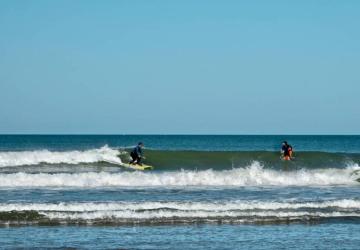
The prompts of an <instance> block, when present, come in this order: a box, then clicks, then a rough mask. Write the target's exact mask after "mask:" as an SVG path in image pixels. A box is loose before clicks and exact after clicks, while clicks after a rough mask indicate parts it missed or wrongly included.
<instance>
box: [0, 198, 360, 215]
mask: <svg viewBox="0 0 360 250" xmlns="http://www.w3.org/2000/svg"><path fill="white" fill-rule="evenodd" d="M296 209H336V210H338V209H341V210H344V209H345V210H349V211H351V210H356V211H359V210H360V200H355V199H340V200H325V201H285V202H279V201H254V200H235V201H214V202H191V201H145V202H60V203H0V212H7V211H31V210H34V211H56V212H96V211H133V212H138V213H142V211H146V210H178V211H189V212H191V211H213V212H226V211H246V210H266V211H271V210H273V211H276V210H296Z"/></svg>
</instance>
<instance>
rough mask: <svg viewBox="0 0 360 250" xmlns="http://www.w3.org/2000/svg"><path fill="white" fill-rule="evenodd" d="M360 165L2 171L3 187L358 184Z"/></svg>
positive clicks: (0, 182) (256, 163)
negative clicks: (327, 167) (286, 167)
mask: <svg viewBox="0 0 360 250" xmlns="http://www.w3.org/2000/svg"><path fill="white" fill-rule="evenodd" d="M359 170H360V167H359V166H358V165H357V164H355V165H352V166H349V167H347V168H343V169H338V168H329V169H300V170H293V171H282V170H274V169H266V168H264V167H263V166H262V165H261V164H260V163H259V162H253V163H252V164H251V165H250V166H248V167H246V168H234V169H231V170H221V171H219V170H212V169H208V170H201V171H200V170H199V171H193V170H180V171H164V172H116V173H109V172H86V173H56V174H50V173H36V174H29V173H23V172H19V173H11V174H0V187H79V188H85V187H86V188H89V187H90V188H91V187H93V188H96V187H106V186H108V187H137V186H139V187H143V186H145V187H176V186H220V187H222V186H268V185H269V186H272V185H273V186H309V185H310V186H327V185H357V184H358V182H357V179H358V178H359V176H358V172H359Z"/></svg>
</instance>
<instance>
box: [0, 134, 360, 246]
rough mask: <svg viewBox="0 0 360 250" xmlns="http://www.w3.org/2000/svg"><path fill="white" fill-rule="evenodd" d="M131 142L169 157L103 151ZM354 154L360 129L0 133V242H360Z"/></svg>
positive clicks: (122, 148)
mask: <svg viewBox="0 0 360 250" xmlns="http://www.w3.org/2000/svg"><path fill="white" fill-rule="evenodd" d="M283 140H287V141H289V143H291V144H292V145H293V146H294V148H295V150H296V151H298V152H299V153H298V155H297V162H296V161H295V162H294V163H289V164H287V163H286V164H285V165H283V164H284V163H281V160H280V158H279V157H278V152H279V147H280V144H281V142H282V141H283ZM138 141H143V142H144V143H145V145H146V147H147V148H145V154H146V151H148V153H149V152H150V150H151V154H150V153H149V154H148V155H147V156H148V158H150V159H146V160H147V161H149V162H159V164H160V163H161V164H163V165H164V164H165V165H166V162H169V165H171V166H172V167H168V168H167V167H166V166H163V167H157V166H155V170H154V171H150V172H137V171H132V170H128V169H124V168H122V167H119V166H118V165H114V164H109V163H106V162H104V161H106V160H113V159H118V161H119V162H121V159H119V158H118V156H117V155H118V154H119V153H120V154H121V155H122V156H123V157H122V161H124V156H125V158H126V154H127V152H126V151H125V150H126V149H128V148H131V147H132V146H133V145H135V144H136V143H137V142H138ZM184 150H185V151H184ZM188 150H191V151H194V150H195V151H196V153H192V155H191V157H190V156H188V155H186V151H188ZM173 151H178V152H180V154H178V155H177V156H176V157H178V158H176V159H174V161H175V160H176V162H177V164H175V165H174V164H173V163H172V162H171V160H172V156H171V154H170V152H173ZM212 151H221V152H233V153H231V154H234V155H236V157H238V158H242V157H246V160H245V161H242V160H241V159H237V160H238V161H235V160H233V161H232V165H231V166H229V167H226V163H224V166H219V167H217V164H218V163H217V162H218V160H219V159H222V158H221V157H224V155H225V156H226V157H228V154H219V156H218V155H215V156H214V153H212ZM167 152H169V154H168V153H167ZM249 152H251V153H249ZM266 152H270V153H266ZM305 152H306V153H305ZM339 153H340V154H339ZM358 153H360V137H359V136H205V135H202V136H181V135H177V136H158V135H144V136H140V135H137V136H133V135H120V136H115V135H114V136H113V135H106V136H73V135H63V136H54V135H46V136H30V135H26V136H24V135H17V136H10V135H1V136H0V225H1V227H0V248H5V249H7V248H41V247H42V248H53V247H60V248H79V249H199V248H200V249H290V248H295V249H299V248H301V249H358V246H359V243H360V242H359V241H360V240H359V239H360V233H359V232H360V230H359V229H360V197H359V182H358V181H357V178H359V176H358V174H357V171H358V170H360V167H359V161H358V159H359V155H358ZM231 154H230V156H231ZM272 154H274V157H272ZM168 155H169V156H168ZM257 155H261V157H260V158H259V157H257ZM151 157H155V158H156V157H163V158H164V159H166V161H164V159H151ZM181 157H188V158H187V159H186V160H185V159H184V161H182V159H181ZM201 157H203V158H201ZM207 157H212V158H211V159H214V160H216V164H214V165H211V164H210V163H209V162H207V159H206V158H207ZM219 157H220V158H219ZM252 158H253V159H252ZM306 158H307V159H306ZM325 158H326V159H325ZM264 159H265V160H264ZM277 161H279V163H278V162H277ZM334 161H335V162H336V164H333V162H334ZM164 162H165V163H164ZM219 162H221V161H219ZM237 162H239V163H237ZM299 162H300V163H301V164H300V165H299ZM181 164H183V165H181ZM187 164H190V165H191V167H189V166H187ZM219 164H220V163H219ZM272 164H273V165H274V167H273V166H272ZM317 164H319V166H317ZM327 164H329V165H328V167H327ZM210 165H211V166H212V167H211V168H210V167H209V168H206V166H210ZM275 165H276V166H275ZM320 165H321V166H320ZM159 166H160V165H159ZM197 166H198V167H197ZM200 166H201V168H200ZM279 166H280V167H279Z"/></svg>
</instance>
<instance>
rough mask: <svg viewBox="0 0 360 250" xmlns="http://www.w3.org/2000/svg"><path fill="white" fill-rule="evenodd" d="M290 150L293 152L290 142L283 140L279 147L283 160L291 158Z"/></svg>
mask: <svg viewBox="0 0 360 250" xmlns="http://www.w3.org/2000/svg"><path fill="white" fill-rule="evenodd" d="M292 152H293V148H292V146H291V145H290V144H288V143H287V141H284V142H283V143H282V147H281V153H282V156H283V159H284V160H287V161H288V160H291V158H292Z"/></svg>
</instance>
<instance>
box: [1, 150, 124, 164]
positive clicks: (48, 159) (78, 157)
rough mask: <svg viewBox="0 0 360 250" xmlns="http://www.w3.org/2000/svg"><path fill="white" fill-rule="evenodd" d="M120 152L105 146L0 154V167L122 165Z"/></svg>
mask: <svg viewBox="0 0 360 250" xmlns="http://www.w3.org/2000/svg"><path fill="white" fill-rule="evenodd" d="M118 154H119V151H118V150H115V149H111V148H110V147H108V146H104V147H102V148H99V149H91V150H85V151H77V150H75V151H65V152H53V151H49V150H37V151H19V152H0V167H12V166H23V165H37V164H40V163H48V164H60V163H65V164H78V163H93V162H99V161H104V160H108V161H115V162H118V163H121V160H120V159H119V157H117V155H118Z"/></svg>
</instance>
